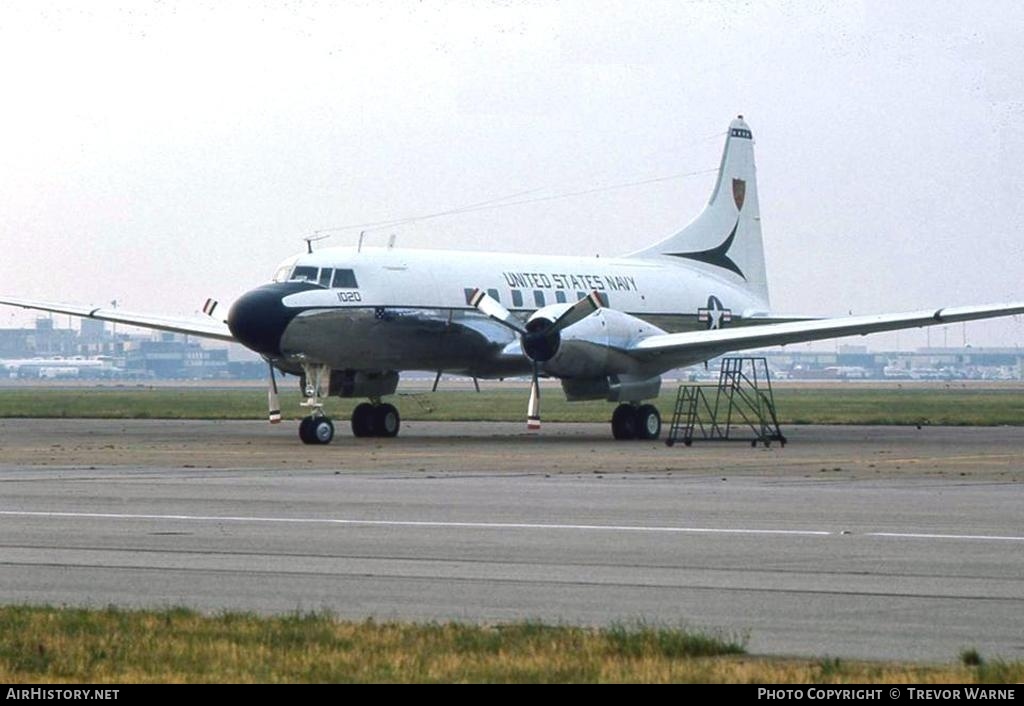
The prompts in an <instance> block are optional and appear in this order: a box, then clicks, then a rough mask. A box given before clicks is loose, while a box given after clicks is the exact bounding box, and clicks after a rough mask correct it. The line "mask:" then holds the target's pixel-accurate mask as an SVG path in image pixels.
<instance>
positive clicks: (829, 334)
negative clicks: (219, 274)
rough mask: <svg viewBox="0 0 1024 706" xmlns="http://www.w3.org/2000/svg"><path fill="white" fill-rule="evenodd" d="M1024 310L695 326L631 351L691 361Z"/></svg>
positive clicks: (989, 308) (1021, 305)
mask: <svg viewBox="0 0 1024 706" xmlns="http://www.w3.org/2000/svg"><path fill="white" fill-rule="evenodd" d="M1022 313H1024V302H1012V303H1008V304H988V305H982V306H957V307H948V308H945V309H927V310H923V311H912V312H905V313H899V314H879V315H873V316H846V317H841V318H834V319H813V320H810V321H791V322H788V323H773V324H760V325H748V326H737V327H735V328H724V329H716V330H713V331H689V332H686V333H669V334H662V335H657V336H648V337H647V338H644V339H641V340H639V341H636V342H635V343H634V344H632V345H631V346H630V347H629V349H628V352H629V353H630V355H632V356H633V357H634V358H637V359H639V360H659V361H662V360H663V361H674V360H678V361H680V362H679V363H678V364H679V365H688V364H691V363H693V362H695V361H700V360H706V359H708V358H713V357H715V356H717V355H721V354H723V353H728V352H730V351H736V350H744V349H749V348H760V347H762V346H779V345H785V344H787V343H803V342H805V341H818V340H822V339H827V338H841V337H843V336H857V335H865V334H869V333H880V332H883V331H896V330H899V329H906V328H919V327H921V326H936V325H939V324H951V323H957V322H960V321H974V320H977V319H988V318H993V317H997V316H1012V315H1014V314H1022Z"/></svg>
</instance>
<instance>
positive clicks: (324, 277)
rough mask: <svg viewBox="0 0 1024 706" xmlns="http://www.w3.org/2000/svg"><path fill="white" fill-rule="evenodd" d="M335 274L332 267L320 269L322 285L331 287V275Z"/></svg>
mask: <svg viewBox="0 0 1024 706" xmlns="http://www.w3.org/2000/svg"><path fill="white" fill-rule="evenodd" d="M333 274H334V270H332V269H331V268H330V267H324V268H322V269H321V270H320V286H322V287H330V286H331V275H333Z"/></svg>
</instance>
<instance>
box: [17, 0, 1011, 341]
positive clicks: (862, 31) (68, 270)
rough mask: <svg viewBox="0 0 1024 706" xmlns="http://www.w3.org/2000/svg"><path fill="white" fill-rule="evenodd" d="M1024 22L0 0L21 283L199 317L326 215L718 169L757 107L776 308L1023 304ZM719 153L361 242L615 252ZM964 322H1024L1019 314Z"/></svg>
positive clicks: (778, 7) (593, 3)
mask: <svg viewBox="0 0 1024 706" xmlns="http://www.w3.org/2000/svg"><path fill="white" fill-rule="evenodd" d="M1022 28H1024V4H1022V3H1019V2H986V1H983V2H969V3H946V2H943V3H935V2H864V3H854V2H850V3H837V2H793V3H789V2H786V3H771V2H750V3H747V2H681V1H680V0H672V1H669V2H655V1H651V0H632V1H623V2H616V1H608V2H601V1H599V0H581V1H580V2H553V1H544V2H526V1H522V2H515V1H510V2H498V1H494V2H470V1H468V0H464V1H457V0H448V1H446V2H430V1H424V2H379V1H378V2H355V1H349V2H346V1H343V0H342V1H336V2H302V1H297V2H283V1H282V2H272V3H266V4H263V3H257V2H236V3H235V2H224V1H223V0H217V1H216V2H209V3H204V2H143V1H134V2H130V3H125V4H124V5H121V6H119V5H117V4H113V3H104V2H100V1H97V0H93V1H90V2H87V3H78V2H74V3H73V2H57V3H52V2H51V3H48V2H40V1H39V0H31V1H29V2H18V1H14V2H12V1H11V0H4V2H3V3H2V4H0V66H2V67H3V68H2V69H0V77H2V89H3V100H2V106H3V109H2V110H0V165H2V166H0V232H2V239H3V240H2V242H3V251H2V255H0V292H2V293H5V294H9V295H15V296H25V297H35V298H40V299H54V300H63V301H73V302H81V303H97V304H106V303H109V302H110V300H112V299H117V300H118V301H119V302H120V303H121V305H122V306H123V307H125V308H130V309H133V310H140V311H154V312H166V313H187V312H191V311H195V310H197V309H198V308H199V307H200V306H201V305H202V302H203V301H204V300H205V298H206V297H207V296H214V297H218V298H220V299H221V301H222V302H225V303H227V302H229V301H230V300H231V299H232V298H234V297H235V296H237V295H238V294H239V293H241V292H243V291H245V290H246V289H249V288H251V287H253V286H256V285H258V284H260V283H262V282H264V281H266V280H267V279H268V278H269V277H270V275H271V273H272V271H273V269H274V265H275V264H276V263H277V262H278V261H279V260H281V259H283V258H284V257H286V256H288V255H290V254H292V253H294V252H297V251H299V250H301V249H303V247H304V246H303V243H302V242H301V237H302V236H304V235H307V234H309V233H311V232H312V231H314V230H317V229H326V228H331V227H334V226H340V225H345V224H353V223H362V222H369V221H377V220H383V219H390V218H400V217H403V216H411V215H417V214H424V213H431V212H434V211H441V210H446V209H449V208H453V207H458V206H464V205H467V204H472V203H476V202H481V201H486V200H488V199H494V198H498V197H504V196H509V195H511V194H517V193H522V192H526V191H529V192H530V193H529V196H531V197H540V196H547V195H554V194H560V193H565V192H572V191H579V190H585V189H589V188H594V187H602V186H607V185H614V184H621V183H626V182H633V181H640V180H645V179H649V178H655V177H663V176H670V175H674V174H680V173H686V172H695V171H701V170H706V169H708V168H712V167H716V166H717V164H718V158H719V154H720V150H721V146H722V140H723V136H722V133H723V131H724V130H725V128H726V126H727V125H728V123H729V120H730V119H731V118H733V117H734V116H735V115H736V114H737V113H742V114H743V115H744V116H745V118H746V119H747V120H748V122H749V123H750V125H751V128H752V129H753V132H754V136H755V138H756V155H757V161H758V168H759V191H760V197H761V214H762V218H763V229H764V235H765V239H766V250H767V257H768V273H769V283H770V287H771V295H772V300H773V302H772V303H773V306H774V308H775V309H777V310H780V311H783V312H787V313H806V314H819V315H839V314H846V313H847V312H848V311H853V312H854V313H872V312H882V311H900V310H908V309H916V308H922V307H931V306H943V305H953V304H968V303H985V302H992V301H1005V300H1011V299H1016V300H1020V299H1024V285H1022V281H1021V280H1022V275H1024V257H1022V255H1024V246H1022V242H1024V228H1022V226H1024V207H1022V203H1024V167H1022V166H1021V165H1022V164H1024V137H1022V135H1021V126H1022V125H1021V124H1022V122H1024V120H1022V118H1024V50H1022V48H1021V47H1024V29H1022ZM712 179H713V175H711V174H704V175H700V176H691V177H680V178H675V179H668V180H665V181H661V182H657V183H654V184H647V185H643V186H636V187H633V188H625V189H619V190H614V191H605V192H600V193H597V194H593V195H589V196H585V197H580V198H571V199H561V200H553V201H546V202H541V203H536V204H532V205H524V206H514V207H509V208H502V209H496V210H490V211H485V212H480V213H475V214H469V215H462V216H458V217H453V218H445V219H434V220H428V221H423V222H420V223H417V224H412V225H406V226H401V227H396V228H390V229H386V230H383V231H378V232H376V233H374V234H372V235H371V236H369V237H370V242H377V243H380V244H383V243H384V242H386V240H387V238H388V236H389V235H390V234H391V233H392V232H394V233H396V234H397V242H398V246H399V247H402V246H406V247H438V248H442V247H443V248H471V249H496V250H527V251H537V252H543V253H552V254H576V253H580V254H593V253H598V252H599V253H601V254H605V255H612V254H619V253H623V252H627V251H630V250H633V249H636V248H639V247H641V246H644V245H647V244H649V243H651V242H653V241H655V240H656V239H659V238H661V237H664V236H665V235H667V234H669V233H670V232H673V231H674V230H676V229H678V228H679V227H680V226H682V225H684V224H685V223H686V222H687V221H688V220H690V219H691V218H692V217H693V216H694V215H696V213H697V212H698V211H699V209H700V208H701V206H702V204H703V203H704V202H705V201H706V199H707V197H708V195H709V192H710V189H711V185H712ZM356 237H357V233H356V231H342V232H340V233H338V234H337V235H336V236H335V237H334V238H333V239H332V240H331V241H329V242H332V243H336V244H345V243H353V242H354V241H355V239H356ZM33 318H34V314H28V313H25V312H22V311H20V310H13V309H6V308H5V309H3V310H2V311H0V325H2V326H8V325H14V324H21V323H25V322H30V321H31V320H32V319H33ZM947 335H948V340H949V343H950V344H953V343H956V344H959V343H960V342H961V338H962V335H963V329H962V327H960V326H955V327H951V328H950V330H949V332H948V334H947ZM902 336H903V338H902V340H901V346H902V347H904V348H908V347H913V346H916V345H923V344H924V342H925V334H924V333H923V332H912V333H911V332H908V333H905V334H902ZM967 338H968V342H970V343H973V344H975V345H1016V344H1021V343H1024V322H1022V321H1020V320H1019V319H1018V320H1014V319H1004V320H1001V321H999V322H997V323H977V324H970V325H968V327H967ZM942 340H943V334H942V332H941V330H934V331H933V333H932V343H933V344H936V343H941V342H942ZM875 341H876V342H877V343H876V345H880V344H881V343H882V342H883V341H890V342H892V341H895V337H889V338H887V339H886V338H876V339H875ZM816 345H817V346H818V347H821V346H822V345H823V344H816ZM824 345H827V344H824Z"/></svg>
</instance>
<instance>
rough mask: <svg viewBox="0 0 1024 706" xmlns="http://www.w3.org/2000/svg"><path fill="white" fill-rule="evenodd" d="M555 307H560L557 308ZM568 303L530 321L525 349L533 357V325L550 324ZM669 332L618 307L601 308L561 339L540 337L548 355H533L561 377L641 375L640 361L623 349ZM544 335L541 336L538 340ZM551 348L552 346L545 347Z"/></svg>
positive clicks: (539, 343) (541, 347)
mask: <svg viewBox="0 0 1024 706" xmlns="http://www.w3.org/2000/svg"><path fill="white" fill-rule="evenodd" d="M555 306H557V307H559V309H555ZM565 306H566V305H554V306H551V307H546V308H544V309H540V310H538V311H537V312H535V313H534V315H533V316H531V317H530V320H529V321H528V322H527V335H526V336H524V337H523V352H524V353H526V354H527V355H528V356H530V357H531V358H533V356H532V355H531V351H530V350H529V349H528V348H527V339H528V337H529V331H530V326H531V325H534V321H538V323H537V324H535V326H536V327H537V329H541V328H542V327H545V326H548V325H550V324H549V322H550V321H554V320H555V319H557V318H558V316H559V315H560V314H561V312H562V311H564V310H565V309H564V307H565ZM663 333H665V331H663V330H662V329H660V328H658V327H657V326H654V325H652V324H650V323H648V322H646V321H644V320H643V319H638V318H637V317H635V316H630V315H629V314H626V313H624V312H621V311H617V310H615V309H598V310H597V311H595V312H594V313H593V314H591V315H590V316H588V317H586V318H585V319H582V320H581V321H578V322H576V323H575V324H573V325H572V326H569V327H568V328H565V329H563V330H562V332H561V334H560V335H559V336H557V338H548V339H545V340H538V341H537V344H536V345H537V346H538V349H539V352H540V353H541V354H542V355H547V357H546V358H533V359H534V360H538V361H539V362H541V363H542V364H543V370H544V372H546V373H548V374H550V375H557V376H559V377H572V378H591V379H593V378H606V377H608V376H609V375H631V374H640V373H642V371H640V370H638V368H637V363H636V361H635V360H634V359H633V358H632V357H630V356H628V355H626V354H624V353H621V352H619V351H622V350H624V349H626V348H628V347H629V345H630V344H631V343H632V342H633V341H635V340H636V339H638V338H645V337H647V336H654V335H657V334H663ZM539 338H541V337H540V336H539V335H538V339H539ZM545 347H548V348H545Z"/></svg>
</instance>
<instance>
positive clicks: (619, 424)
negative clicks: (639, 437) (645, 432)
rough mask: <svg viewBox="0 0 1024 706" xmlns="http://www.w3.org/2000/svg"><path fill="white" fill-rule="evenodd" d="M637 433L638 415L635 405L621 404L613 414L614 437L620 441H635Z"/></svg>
mask: <svg viewBox="0 0 1024 706" xmlns="http://www.w3.org/2000/svg"><path fill="white" fill-rule="evenodd" d="M636 432H637V415H636V412H635V410H634V409H633V405H629V404H620V405H619V406H618V407H616V408H615V412H614V413H613V414H612V436H614V437H615V438H616V439H619V440H620V441H622V440H625V439H635V438H636Z"/></svg>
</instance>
